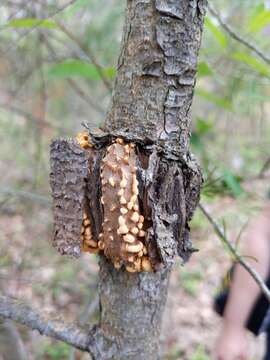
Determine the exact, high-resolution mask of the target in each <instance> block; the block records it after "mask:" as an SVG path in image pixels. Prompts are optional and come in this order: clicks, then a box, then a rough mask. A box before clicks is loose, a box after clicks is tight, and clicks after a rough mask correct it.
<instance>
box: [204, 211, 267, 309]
mask: <svg viewBox="0 0 270 360" xmlns="http://www.w3.org/2000/svg"><path fill="white" fill-rule="evenodd" d="M198 207H199V209H200V210H201V211H202V213H203V214H204V215H205V217H206V218H207V220H208V221H209V223H210V224H211V225H212V227H213V229H214V231H215V233H216V234H217V235H218V237H219V238H220V239H221V240H222V241H223V242H224V244H225V245H226V246H227V248H228V250H229V251H230V253H231V254H232V255H233V256H234V258H235V260H236V261H237V262H238V263H239V264H240V265H242V266H243V267H244V268H245V269H246V270H247V272H248V273H249V274H250V275H251V276H252V277H253V279H254V280H255V281H256V283H257V284H258V286H259V288H260V289H261V291H262V293H263V294H264V296H265V297H266V298H267V300H268V301H269V303H270V290H269V289H268V287H267V286H266V284H265V282H264V281H263V279H262V277H261V275H260V274H259V273H258V272H257V271H256V270H254V269H253V268H252V267H251V266H250V265H249V263H247V262H246V261H245V260H244V259H243V256H241V255H240V254H239V253H238V252H237V251H236V250H235V248H234V247H233V246H232V244H231V243H230V241H229V240H228V239H227V237H226V235H225V233H224V232H223V231H222V230H221V228H220V227H219V225H218V224H217V223H216V222H215V220H214V219H213V218H212V217H211V215H210V214H209V212H208V211H207V210H206V209H205V207H204V206H203V205H202V204H199V205H198Z"/></svg>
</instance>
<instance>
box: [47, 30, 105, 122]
mask: <svg viewBox="0 0 270 360" xmlns="http://www.w3.org/2000/svg"><path fill="white" fill-rule="evenodd" d="M44 44H45V46H46V47H47V50H48V51H49V52H50V55H51V56H52V57H53V59H54V61H59V58H58V56H57V54H56V51H55V50H54V48H53V46H52V44H51V43H50V41H49V39H48V38H47V37H46V36H45V37H44ZM67 82H68V83H69V85H70V86H71V88H72V89H73V90H74V92H75V93H76V94H77V95H79V96H80V98H81V99H82V100H84V101H85V102H86V103H87V105H88V106H89V105H90V106H92V108H93V109H94V110H96V111H97V112H98V113H100V114H102V115H103V116H104V111H103V109H102V108H101V107H100V106H99V104H98V103H97V102H95V101H94V100H93V99H92V98H91V97H90V96H88V94H86V92H85V91H84V90H83V89H82V88H81V87H80V86H79V84H78V83H77V82H76V81H75V80H73V79H71V78H68V79H67Z"/></svg>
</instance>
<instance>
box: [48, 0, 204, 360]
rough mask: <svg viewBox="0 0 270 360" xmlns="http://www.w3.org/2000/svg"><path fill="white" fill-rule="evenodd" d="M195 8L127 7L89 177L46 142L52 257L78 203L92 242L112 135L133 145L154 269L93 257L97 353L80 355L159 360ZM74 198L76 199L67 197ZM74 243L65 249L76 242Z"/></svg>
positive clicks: (73, 156) (184, 206)
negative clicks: (96, 265) (96, 264)
mask: <svg viewBox="0 0 270 360" xmlns="http://www.w3.org/2000/svg"><path fill="white" fill-rule="evenodd" d="M205 6H206V3H205V1H204V0H182V1H179V0H128V1H127V9H126V20H125V27H124V35H123V41H122V49H121V54H120V57H119V62H118V74H117V77H116V81H115V86H114V92H113V98H112V103H111V108H110V110H109V112H108V115H107V119H106V125H105V128H104V129H103V131H96V130H93V129H88V130H89V136H90V139H91V142H92V144H93V145H94V146H95V151H96V152H97V154H99V155H97V157H96V158H95V161H94V165H93V168H95V169H96V170H95V171H94V172H92V173H91V166H92V165H91V166H90V173H91V179H90V181H89V174H86V172H85V171H86V170H85V169H86V167H87V166H89V163H88V165H87V159H88V158H87V152H86V151H84V150H81V152H79V150H78V149H77V147H75V148H74V144H73V143H72V142H69V143H68V145H67V143H65V142H63V141H62V143H61V144H59V143H57V141H56V142H55V143H54V145H53V146H52V155H53V156H52V175H51V183H52V188H53V197H54V206H55V209H57V210H55V215H56V220H55V221H57V219H58V220H59V219H60V221H59V223H58V224H57V223H56V235H57V241H56V242H57V244H61V246H60V245H59V246H58V245H57V247H58V248H60V250H61V249H64V250H61V251H62V253H69V254H72V251H73V252H74V247H72V239H71V237H72V236H75V237H76V236H78V224H79V222H80V221H81V220H79V218H80V216H81V215H82V210H81V209H82V207H83V203H84V201H85V199H88V206H89V211H90V213H91V214H92V215H91V219H92V222H93V225H94V228H96V236H97V235H98V232H99V231H100V230H99V229H100V227H101V224H102V221H103V220H104V219H103V213H102V209H101V207H100V195H101V194H100V189H101V186H100V171H99V169H100V161H101V158H102V157H103V156H104V150H105V149H106V147H107V146H108V145H110V144H111V143H112V141H113V140H114V139H115V138H123V139H124V140H125V141H126V142H133V143H135V144H136V151H137V178H138V180H139V204H140V210H141V211H142V213H143V215H144V218H145V223H144V224H145V226H147V235H146V240H145V241H146V243H147V246H148V249H149V256H150V258H151V259H155V263H156V266H155V270H156V271H155V272H152V273H135V274H130V273H127V272H126V271H125V270H124V269H123V268H121V269H120V270H116V269H115V268H114V267H113V265H112V263H111V262H110V261H108V260H107V259H105V258H104V256H103V255H102V256H101V257H100V280H99V291H100V305H101V307H100V322H99V324H98V325H97V326H96V327H95V328H94V329H93V330H92V332H91V339H92V341H93V342H95V343H96V345H97V346H95V347H93V346H92V350H91V351H90V350H89V351H90V352H91V354H92V356H93V359H94V360H96V359H99V360H102V359H106V360H107V359H108V360H109V359H115V360H116V359H117V360H124V359H125V360H126V359H128V360H135V359H136V360H137V359H141V360H156V359H158V358H159V333H160V326H161V318H162V313H163V308H164V304H165V301H166V294H167V286H168V281H169V274H170V269H171V266H172V264H173V261H174V257H175V255H176V254H177V253H178V254H179V255H180V256H181V257H182V259H183V261H186V260H188V258H189V256H190V254H191V253H192V251H193V248H192V243H191V241H190V239H189V226H188V222H189V220H190V219H191V217H192V215H193V212H194V210H195V207H196V205H197V203H198V200H199V193H200V186H201V182H202V176H201V172H200V168H199V166H198V164H197V163H196V160H195V159H194V158H193V157H192V155H191V154H190V153H189V151H188V143H189V133H190V109H191V103H192V97H193V89H194V85H195V75H196V63H197V56H198V50H199V47H200V41H201V33H202V26H203V17H204V13H205ZM57 146H58V148H57ZM63 148H65V150H64V151H62V150H61V149H63ZM58 149H59V150H58ZM58 151H59V155H58ZM61 151H62V152H61ZM60 152H61V156H60ZM57 164H58V165H59V167H58V165H57ZM78 167H79V169H78ZM66 171H67V172H68V173H69V174H72V175H73V174H75V173H77V179H76V181H75V182H71V183H69V182H67V181H66V177H65V172H66ZM87 179H88V180H87ZM63 181H64V185H63ZM86 184H87V185H86ZM54 189H55V190H56V195H59V196H60V197H61V196H63V195H64V194H65V192H68V198H65V199H64V200H63V203H61V201H59V197H58V196H55V193H54V192H55V191H54ZM77 191H81V193H80V194H77V195H75V192H77ZM67 202H70V204H73V205H74V206H72V208H71V209H70V214H71V216H70V219H69V221H71V222H73V225H72V226H71V225H69V226H68V227H67V234H66V239H67V245H68V246H69V247H67V248H66V245H65V244H64V243H62V240H63V239H64V238H65V235H64V233H65V231H66V226H65V225H64V219H66V218H67V217H66V213H65V212H66V210H67V209H69V207H68V206H69V205H68V204H67ZM75 203H76V204H75ZM69 239H71V240H70V242H69ZM76 239H77V240H76V241H77V242H76V241H75V242H74V244H75V245H78V237H77V238H76ZM70 248H72V249H73V250H72V251H69V249H70ZM73 255H78V254H75V253H74V254H73ZM93 349H94V350H93Z"/></svg>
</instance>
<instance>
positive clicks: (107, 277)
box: [90, 258, 170, 360]
mask: <svg viewBox="0 0 270 360" xmlns="http://www.w3.org/2000/svg"><path fill="white" fill-rule="evenodd" d="M169 272H170V269H169V268H167V269H163V270H162V271H159V272H157V273H138V274H133V273H128V272H126V271H125V270H124V269H121V270H119V271H118V270H116V269H114V267H113V265H112V264H111V263H110V262H108V261H107V260H105V259H104V258H101V260H100V286H99V291H100V306H101V319H100V324H99V326H98V327H96V328H95V329H94V330H93V331H92V334H91V339H92V342H94V343H95V344H96V346H95V349H96V351H95V352H93V350H92V357H93V359H95V360H97V359H102V360H105V359H106V360H107V359H108V360H109V359H114V360H119V359H125V360H134V359H136V360H138V359H145V360H157V359H159V334H160V325H161V317H162V313H163V309H164V305H165V302H166V295H167V288H168V280H169V276H168V275H169ZM90 344H91V343H90Z"/></svg>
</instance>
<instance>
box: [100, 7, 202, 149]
mask: <svg viewBox="0 0 270 360" xmlns="http://www.w3.org/2000/svg"><path fill="white" fill-rule="evenodd" d="M205 6H206V4H205V1H204V0H181V1H179V0H144V1H142V0H133V1H127V9H126V20H125V27H124V38H123V44H122V50H121V55H120V58H119V62H118V75H117V79H116V82H115V87H114V94H113V100H112V108H111V111H110V112H109V114H108V118H107V126H108V128H109V129H111V130H113V131H118V130H120V131H121V132H127V133H128V134H129V135H130V134H133V136H134V137H135V138H136V139H137V140H138V139H142V140H143V142H145V141H147V140H148V141H150V142H152V141H153V142H156V141H157V140H163V141H165V140H166V141H167V146H168V145H169V143H171V142H174V144H173V145H174V151H176V150H178V151H180V152H182V153H183V154H185V153H186V152H187V146H188V139H189V130H190V108H191V102H192V96H193V88H194V84H195V74H196V64H197V55H198V50H199V46H200V41H201V33H202V25H203V15H204V12H205Z"/></svg>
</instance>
